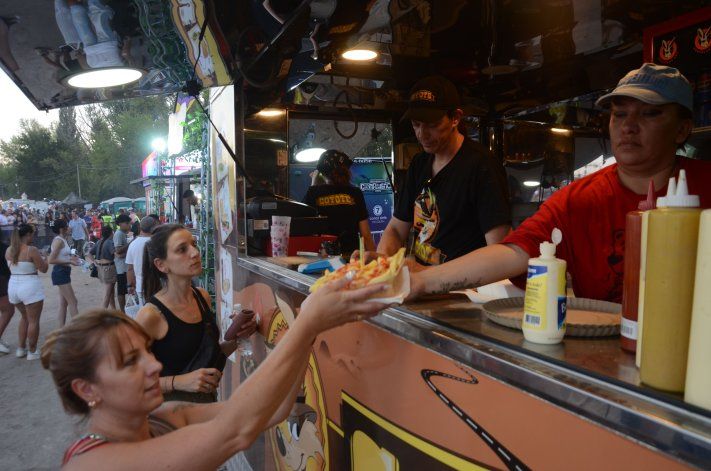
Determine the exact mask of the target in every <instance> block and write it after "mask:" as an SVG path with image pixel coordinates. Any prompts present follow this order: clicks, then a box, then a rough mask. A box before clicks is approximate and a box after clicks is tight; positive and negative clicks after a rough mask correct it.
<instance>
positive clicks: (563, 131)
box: [551, 128, 570, 134]
mask: <svg viewBox="0 0 711 471" xmlns="http://www.w3.org/2000/svg"><path fill="white" fill-rule="evenodd" d="M551 132H553V133H556V134H570V129H565V128H551Z"/></svg>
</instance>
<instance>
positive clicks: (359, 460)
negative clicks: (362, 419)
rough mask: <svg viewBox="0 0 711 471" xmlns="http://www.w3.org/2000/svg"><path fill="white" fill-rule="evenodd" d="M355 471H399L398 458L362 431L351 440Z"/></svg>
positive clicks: (357, 432)
mask: <svg viewBox="0 0 711 471" xmlns="http://www.w3.org/2000/svg"><path fill="white" fill-rule="evenodd" d="M351 462H352V463H353V466H352V467H351V469H352V470H353V471H399V469H400V466H399V464H398V461H397V458H395V457H394V456H393V454H392V453H390V452H389V451H388V450H386V449H384V448H380V447H379V446H378V444H377V443H375V442H374V441H373V439H372V438H370V437H369V436H368V435H366V434H365V433H363V432H361V431H360V430H358V431H356V432H355V433H354V434H353V438H352V439H351Z"/></svg>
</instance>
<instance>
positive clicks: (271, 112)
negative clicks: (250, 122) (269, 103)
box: [257, 108, 285, 118]
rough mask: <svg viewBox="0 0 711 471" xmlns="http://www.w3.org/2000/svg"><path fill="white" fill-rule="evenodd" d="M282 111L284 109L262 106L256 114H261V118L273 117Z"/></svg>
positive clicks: (279, 114) (282, 112)
mask: <svg viewBox="0 0 711 471" xmlns="http://www.w3.org/2000/svg"><path fill="white" fill-rule="evenodd" d="M284 113H285V111H284V110H282V109H279V108H264V109H263V110H262V111H260V112H259V113H257V116H261V117H262V118H273V117H275V116H281V115H283V114H284Z"/></svg>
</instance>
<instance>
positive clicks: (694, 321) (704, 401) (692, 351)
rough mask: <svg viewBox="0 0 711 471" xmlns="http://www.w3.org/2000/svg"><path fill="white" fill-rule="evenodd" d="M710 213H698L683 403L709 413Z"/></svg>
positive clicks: (710, 391)
mask: <svg viewBox="0 0 711 471" xmlns="http://www.w3.org/2000/svg"><path fill="white" fill-rule="evenodd" d="M709 287H711V209H707V210H706V211H703V212H702V213H701V223H700V224H699V245H698V250H697V258H696V279H695V281H694V307H693V311H692V314H691V336H690V337H689V360H688V363H687V366H686V391H685V393H684V400H685V401H686V402H689V403H691V404H694V405H696V406H699V407H704V408H706V409H709V410H711V367H709V360H710V359H711V290H709Z"/></svg>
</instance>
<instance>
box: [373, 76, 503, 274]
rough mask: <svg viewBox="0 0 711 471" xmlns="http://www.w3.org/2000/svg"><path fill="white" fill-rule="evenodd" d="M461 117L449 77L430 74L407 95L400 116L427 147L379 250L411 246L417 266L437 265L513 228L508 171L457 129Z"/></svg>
mask: <svg viewBox="0 0 711 471" xmlns="http://www.w3.org/2000/svg"><path fill="white" fill-rule="evenodd" d="M462 114H463V112H462V110H461V109H460V103H459V94H458V93H457V89H456V88H455V86H454V84H452V82H450V81H449V80H447V79H445V78H444V77H439V76H432V77H426V78H424V79H422V80H420V81H419V82H417V83H416V84H415V86H414V87H413V89H412V91H411V92H410V98H409V108H408V110H407V112H406V113H405V115H404V117H403V119H409V120H410V122H411V123H412V128H413V129H414V131H415V136H416V137H417V140H418V141H419V143H420V144H421V145H422V147H423V149H424V152H421V153H419V154H417V155H416V156H415V157H414V158H413V160H412V163H411V164H410V167H409V168H408V170H407V176H406V178H405V182H404V185H403V186H402V188H401V190H400V193H399V196H398V199H397V201H396V204H395V212H394V215H393V217H392V219H391V220H390V223H389V224H388V226H387V227H386V228H385V231H384V232H383V236H382V238H381V239H380V242H379V243H378V249H377V251H378V252H379V253H383V254H387V255H392V254H394V253H395V252H397V251H398V249H400V247H402V246H403V245H406V244H407V248H408V250H409V251H411V253H412V254H413V255H414V256H415V259H416V260H417V262H418V263H420V264H423V265H439V264H440V263H444V262H446V261H449V260H453V259H455V258H457V257H460V256H462V255H464V254H466V253H468V252H470V251H472V250H474V249H477V248H479V247H484V246H486V245H489V244H496V243H498V242H500V241H501V240H502V239H503V238H504V237H505V236H506V234H507V233H508V232H509V230H510V229H511V211H510V209H509V204H508V199H507V195H506V189H505V186H506V180H505V178H504V171H503V168H502V166H501V165H500V164H498V163H497V162H496V161H495V160H494V159H493V158H491V157H489V156H487V153H486V151H485V150H484V149H483V148H482V147H481V146H480V145H479V144H477V143H475V142H473V141H472V140H470V139H468V138H467V137H465V136H464V135H463V134H462V133H461V132H459V129H458V128H459V124H460V121H461V119H462ZM408 239H410V240H408Z"/></svg>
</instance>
